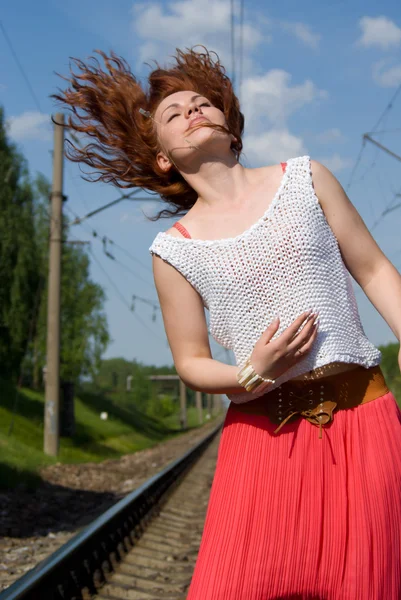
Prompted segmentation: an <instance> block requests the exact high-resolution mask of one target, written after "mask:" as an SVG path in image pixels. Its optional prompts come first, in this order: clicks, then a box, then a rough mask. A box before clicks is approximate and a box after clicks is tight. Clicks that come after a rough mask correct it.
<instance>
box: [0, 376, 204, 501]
mask: <svg viewBox="0 0 401 600" xmlns="http://www.w3.org/2000/svg"><path fill="white" fill-rule="evenodd" d="M0 390H1V392H0V489H1V488H3V489H4V488H8V489H9V488H12V487H15V486H16V485H18V484H20V483H23V484H24V485H27V486H28V487H34V486H35V485H37V484H38V483H39V482H40V476H39V474H38V471H39V469H40V468H41V467H43V466H45V465H48V464H54V463H55V462H61V463H79V462H99V461H101V460H105V459H108V458H118V457H119V456H121V455H123V454H129V453H132V452H136V451H138V450H142V449H144V448H149V447H151V446H153V445H155V444H157V443H158V442H161V441H164V440H167V439H169V438H171V437H173V436H176V435H179V434H180V433H182V431H181V429H180V424H179V417H178V415H172V416H171V417H169V418H166V419H163V420H162V419H154V418H151V417H149V416H147V415H146V414H144V413H142V412H140V411H139V410H137V409H136V408H135V407H134V406H129V405H127V404H124V405H121V404H119V403H118V400H116V399H114V400H113V399H112V398H110V397H107V396H104V395H98V394H93V393H88V392H82V393H79V394H78V396H76V398H75V423H76V432H75V435H74V437H73V438H67V437H65V438H61V440H60V452H59V455H58V457H57V458H52V457H49V456H47V455H45V454H44V453H43V434H44V431H43V412H44V398H43V394H42V393H40V392H35V391H32V390H30V389H27V388H23V389H21V390H20V391H19V392H18V394H17V395H16V391H15V388H14V387H13V386H12V385H11V384H10V383H7V382H4V381H0ZM13 412H15V414H14V416H13ZM101 412H107V413H108V419H107V420H106V421H102V420H101V419H100V413H101ZM205 413H206V411H205ZM197 426H198V422H197V412H196V409H195V408H194V407H189V408H188V428H193V427H197ZM10 429H11V433H10Z"/></svg>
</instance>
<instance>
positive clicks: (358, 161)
mask: <svg viewBox="0 0 401 600" xmlns="http://www.w3.org/2000/svg"><path fill="white" fill-rule="evenodd" d="M400 91H401V84H400V85H399V86H398V88H397V90H396V91H395V93H394V94H393V96H392V97H391V99H390V101H389V103H388V104H387V106H386V108H385V109H384V111H383V114H382V115H381V116H380V117H379V119H378V121H377V123H376V125H375V126H374V127H373V129H372V131H371V133H375V132H376V129H377V128H378V126H379V125H380V123H381V121H382V120H383V119H384V117H385V116H386V115H387V114H388V112H389V111H390V110H391V109H392V108H393V103H394V101H395V99H396V98H397V96H398V94H399V93H400ZM376 133H377V132H376ZM365 145H366V138H365V137H363V138H362V145H361V148H360V150H359V153H358V156H357V158H356V161H355V164H354V167H353V169H352V172H351V175H350V178H349V181H348V185H347V187H346V191H347V192H348V190H349V188H350V187H351V184H352V181H353V177H354V175H355V173H356V170H357V168H358V166H359V163H360V161H361V158H362V154H363V151H364V149H365Z"/></svg>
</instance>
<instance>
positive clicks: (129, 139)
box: [52, 46, 244, 220]
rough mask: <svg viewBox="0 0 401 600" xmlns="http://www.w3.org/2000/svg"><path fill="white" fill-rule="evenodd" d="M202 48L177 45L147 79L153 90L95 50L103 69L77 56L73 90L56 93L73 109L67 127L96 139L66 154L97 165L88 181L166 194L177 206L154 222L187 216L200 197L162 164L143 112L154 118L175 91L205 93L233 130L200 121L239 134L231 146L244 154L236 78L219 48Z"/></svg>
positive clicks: (119, 62)
mask: <svg viewBox="0 0 401 600" xmlns="http://www.w3.org/2000/svg"><path fill="white" fill-rule="evenodd" d="M201 48H203V50H204V51H203V52H195V51H194V49H193V48H192V49H187V51H186V52H183V51H181V50H180V49H178V48H177V49H176V56H174V57H173V58H174V59H175V61H176V64H175V65H173V66H172V67H171V68H162V67H160V65H159V64H158V63H157V62H156V61H154V63H155V64H156V67H157V68H156V69H155V70H153V71H152V72H151V73H150V75H149V76H148V89H147V90H145V89H143V87H142V85H141V83H140V82H139V81H138V80H137V78H136V77H135V76H134V75H133V73H132V72H131V69H130V67H129V65H128V63H127V62H126V61H125V60H124V59H122V58H120V57H118V56H116V54H115V53H114V52H111V53H110V56H107V55H106V54H105V53H104V52H102V51H100V50H96V51H95V52H96V53H97V54H99V55H100V56H101V57H102V58H103V61H104V64H105V67H106V70H102V68H101V66H100V64H99V61H98V59H97V58H96V57H94V56H91V57H89V59H88V62H87V63H84V62H83V61H82V60H79V59H76V58H72V59H71V60H72V61H73V63H74V64H75V66H76V67H77V68H78V69H79V72H78V73H74V72H73V69H72V68H71V66H70V76H69V77H63V76H61V77H62V78H63V79H64V80H65V81H67V82H68V84H69V87H67V89H65V90H64V91H63V90H61V89H58V93H57V94H53V95H52V98H54V99H55V100H57V101H58V102H59V103H61V104H63V105H64V107H66V108H67V109H68V110H69V111H70V112H71V113H72V114H70V115H69V116H68V119H67V126H68V127H69V128H70V129H72V130H74V131H76V132H78V133H81V134H84V136H89V137H90V138H93V139H94V141H93V142H90V143H88V144H87V145H86V146H85V147H84V148H82V147H80V146H78V145H77V144H74V143H73V142H71V141H70V140H68V145H67V149H66V156H67V157H68V158H69V159H70V160H72V161H73V162H79V163H84V164H86V165H88V166H89V167H91V168H92V169H94V172H92V173H91V174H86V176H85V177H84V178H85V179H86V180H88V181H103V182H106V183H113V184H114V185H116V186H118V187H120V188H130V187H140V188H144V189H146V190H149V191H152V192H154V193H155V194H158V195H160V196H161V198H162V199H163V200H164V201H166V202H167V203H168V204H169V205H170V206H171V209H167V208H166V209H164V210H162V211H160V212H159V213H158V214H157V215H156V216H155V217H148V218H149V219H150V220H157V219H159V218H161V217H169V216H174V215H178V214H185V213H186V212H187V211H188V210H189V209H190V208H191V207H192V206H193V205H194V204H195V201H196V199H197V194H196V192H195V190H194V189H193V188H191V186H190V185H189V184H188V183H187V182H186V181H185V179H184V178H183V177H182V175H181V174H180V173H179V171H178V170H177V169H176V168H175V167H174V166H172V167H171V169H170V170H169V171H168V172H167V173H166V172H164V171H163V170H162V169H160V167H159V166H158V164H157V161H156V156H157V153H158V152H159V151H160V150H161V148H160V144H159V141H158V138H157V133H156V128H155V126H154V122H153V121H152V119H150V118H146V117H144V116H143V115H142V114H141V113H140V112H139V109H140V108H143V109H144V110H147V111H149V112H150V114H151V115H154V112H155V110H156V108H157V106H158V105H159V104H160V102H161V101H162V100H164V98H166V97H167V96H169V95H170V94H174V93H175V92H180V91H185V90H190V91H194V92H195V93H198V94H201V95H202V96H206V97H207V98H208V99H209V100H210V102H212V104H213V105H214V106H216V107H217V108H219V109H220V110H221V111H222V112H223V113H224V115H225V118H226V122H227V127H228V129H227V128H225V127H223V126H222V125H216V124H211V123H200V124H199V125H200V126H209V127H212V128H214V129H216V130H220V131H225V132H226V133H228V134H233V135H234V136H235V138H236V139H237V141H236V142H232V144H231V149H232V151H233V152H234V154H235V156H236V158H237V159H238V158H239V156H240V154H241V151H242V139H241V137H242V133H243V128H244V117H243V114H242V113H241V112H240V107H239V102H238V98H237V97H236V96H235V94H234V91H233V88H232V84H231V81H230V79H229V78H228V77H227V75H226V71H225V68H224V67H223V66H222V65H221V63H220V60H219V57H218V55H217V54H216V53H214V52H213V54H215V56H216V59H215V60H213V59H212V56H211V54H212V53H211V52H208V50H207V49H206V48H205V47H204V46H201Z"/></svg>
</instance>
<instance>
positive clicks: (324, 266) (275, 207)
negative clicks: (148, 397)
mask: <svg viewBox="0 0 401 600" xmlns="http://www.w3.org/2000/svg"><path fill="white" fill-rule="evenodd" d="M149 251H150V253H151V254H157V255H158V256H160V257H161V258H162V259H163V260H165V261H167V262H168V263H170V264H171V265H172V266H173V267H175V268H176V269H177V270H178V271H179V272H180V273H181V274H182V275H183V276H184V277H185V279H186V280H187V281H188V282H189V283H190V284H191V285H192V286H193V287H194V288H195V290H196V291H197V292H198V293H199V294H200V296H201V298H202V300H203V304H204V306H205V307H206V308H207V309H208V310H209V313H210V320H209V326H210V333H211V335H212V336H213V337H214V339H215V340H216V341H217V342H218V343H219V344H221V345H222V346H224V347H225V348H229V349H231V350H233V352H234V355H235V359H236V363H237V366H238V367H239V368H240V367H242V366H243V365H244V363H245V361H246V359H247V358H248V357H249V356H250V354H251V352H252V350H253V346H254V344H255V342H256V341H257V340H258V339H259V337H260V336H261V334H262V333H263V332H264V331H265V329H266V327H267V326H268V325H269V324H270V323H271V321H272V320H273V318H274V317H275V315H279V317H280V327H279V329H278V331H277V333H276V334H275V336H274V338H273V339H275V338H276V337H278V336H279V335H280V334H281V333H282V332H283V330H284V329H286V328H287V327H288V326H289V325H290V324H291V323H292V322H293V321H294V320H295V319H296V318H297V317H298V316H299V315H300V314H301V313H303V312H304V311H306V310H308V309H312V310H313V311H317V312H318V313H319V323H320V325H319V328H318V334H317V337H316V339H315V341H314V344H313V346H312V349H311V350H310V351H309V352H308V353H307V354H306V355H305V358H303V359H302V360H301V361H299V362H298V363H297V364H296V365H294V366H293V367H291V368H290V369H288V370H287V371H286V372H285V373H284V374H283V375H281V376H280V377H279V378H278V379H276V383H275V384H274V385H272V386H270V388H269V391H270V390H272V389H274V388H275V387H278V386H279V385H281V384H282V383H284V382H285V381H288V380H289V379H291V378H293V377H297V376H299V375H302V374H303V373H306V372H307V371H310V370H312V369H316V368H318V367H322V366H324V365H327V364H329V363H332V362H344V363H356V364H359V365H362V366H364V367H366V368H368V367H372V366H374V365H378V364H379V363H380V360H381V353H380V351H379V350H378V349H377V348H376V347H375V346H374V345H373V344H372V343H371V342H370V341H369V340H368V338H367V337H366V335H365V332H364V330H363V327H362V324H361V320H360V317H359V312H358V307H357V303H356V300H355V295H354V292H353V288H352V283H351V276H350V274H349V272H348V270H347V268H346V266H345V264H344V262H343V260H342V257H341V254H340V249H339V246H338V242H337V240H336V238H335V236H334V233H333V231H332V229H331V228H330V226H329V224H328V222H327V220H326V218H325V215H324V212H323V210H322V208H321V206H320V203H319V200H318V198H317V196H316V194H315V192H314V189H313V185H312V172H311V166H310V158H309V156H301V157H298V158H293V159H290V160H289V161H288V162H287V168H286V171H285V173H284V175H283V178H282V181H281V184H280V186H279V189H278V190H277V192H276V194H275V196H274V198H273V200H272V202H271V203H270V204H269V206H268V208H267V210H266V211H265V213H264V214H263V215H262V216H261V217H260V219H259V220H258V221H256V223H254V224H253V225H252V226H251V227H249V228H248V229H247V230H246V231H244V232H243V233H240V234H239V235H237V236H235V237H232V238H223V239H219V240H198V239H196V238H185V237H182V238H178V237H174V236H172V235H170V234H168V233H165V232H159V233H158V234H157V236H156V237H155V239H154V241H153V243H152V245H151V247H150V248H149ZM262 393H263V392H262ZM260 395H261V392H246V391H244V393H240V394H228V397H229V398H230V399H231V400H232V401H233V402H236V403H242V402H247V401H249V400H252V399H254V398H257V397H258V396H260Z"/></svg>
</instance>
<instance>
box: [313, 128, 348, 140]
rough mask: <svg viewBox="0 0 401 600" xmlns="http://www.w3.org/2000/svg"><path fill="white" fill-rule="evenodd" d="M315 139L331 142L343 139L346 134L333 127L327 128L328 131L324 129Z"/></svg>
mask: <svg viewBox="0 0 401 600" xmlns="http://www.w3.org/2000/svg"><path fill="white" fill-rule="evenodd" d="M315 139H316V141H317V142H319V143H320V144H329V143H331V142H338V141H342V140H343V139H344V136H343V134H342V133H341V131H340V130H339V129H337V128H336V127H333V128H332V129H327V130H326V131H322V133H318V134H317V135H316V136H315Z"/></svg>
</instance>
